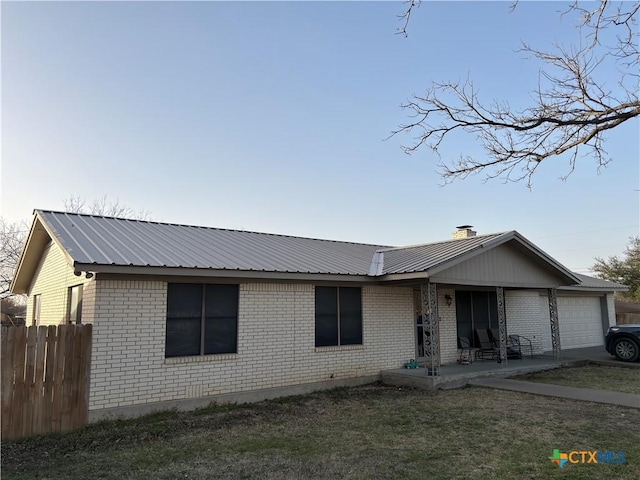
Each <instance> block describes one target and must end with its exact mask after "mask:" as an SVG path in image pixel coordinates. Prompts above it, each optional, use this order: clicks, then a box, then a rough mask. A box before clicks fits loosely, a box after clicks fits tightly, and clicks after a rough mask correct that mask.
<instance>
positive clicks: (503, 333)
mask: <svg viewBox="0 0 640 480" xmlns="http://www.w3.org/2000/svg"><path fill="white" fill-rule="evenodd" d="M496 297H497V298H498V332H499V333H498V335H499V336H500V358H499V359H498V362H502V366H503V367H506V366H507V317H506V315H505V311H504V288H503V287H496Z"/></svg>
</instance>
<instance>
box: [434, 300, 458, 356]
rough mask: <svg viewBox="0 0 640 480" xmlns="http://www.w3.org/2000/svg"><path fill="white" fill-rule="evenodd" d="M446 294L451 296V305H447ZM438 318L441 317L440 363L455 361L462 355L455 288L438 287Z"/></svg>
mask: <svg viewBox="0 0 640 480" xmlns="http://www.w3.org/2000/svg"><path fill="white" fill-rule="evenodd" d="M445 295H450V296H451V305H447V300H446V298H445ZM438 318H439V319H440V363H454V362H455V361H456V360H457V359H458V358H459V356H460V354H459V350H458V322H457V319H456V293H455V291H454V290H449V289H446V288H438Z"/></svg>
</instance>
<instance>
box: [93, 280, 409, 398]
mask: <svg viewBox="0 0 640 480" xmlns="http://www.w3.org/2000/svg"><path fill="white" fill-rule="evenodd" d="M166 291H167V284H166V283H165V282H161V281H116V280H99V281H98V282H96V294H95V312H96V316H95V323H94V344H93V353H92V376H91V390H90V392H91V393H90V409H91V410H98V409H102V408H111V407H119V406H128V405H140V404H145V403H153V402H160V401H169V400H181V399H186V398H194V397H201V396H208V395H215V394H223V393H236V392H243V391H250V390H256V389H264V388H271V387H281V386H288V385H295V384H300V383H310V382H317V381H323V380H329V379H341V378H353V377H358V376H366V375H373V374H378V373H379V372H380V370H383V369H388V368H397V367H399V366H400V365H401V364H402V362H405V361H406V360H407V359H408V358H411V357H413V356H414V354H415V353H414V324H413V311H412V309H413V307H412V290H411V289H410V288H395V287H377V286H365V287H363V289H362V298H363V345H358V346H348V347H325V348H315V346H314V344H315V326H314V318H315V311H314V310H315V306H314V305H315V304H314V286H313V285H308V284H267V283H246V284H241V285H240V303H239V314H238V332H239V335H238V353H237V354H230V355H213V356H205V357H183V358H169V359H166V358H165V357H164V346H165V322H166Z"/></svg>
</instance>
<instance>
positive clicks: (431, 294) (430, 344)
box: [420, 282, 440, 375]
mask: <svg viewBox="0 0 640 480" xmlns="http://www.w3.org/2000/svg"><path fill="white" fill-rule="evenodd" d="M420 297H421V301H422V325H423V328H422V332H423V345H424V355H425V357H427V358H428V360H427V366H429V367H430V368H431V371H430V373H431V375H440V326H439V322H438V290H437V287H436V284H435V283H431V282H428V283H426V284H422V285H421V286H420Z"/></svg>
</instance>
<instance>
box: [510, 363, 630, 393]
mask: <svg viewBox="0 0 640 480" xmlns="http://www.w3.org/2000/svg"><path fill="white" fill-rule="evenodd" d="M517 379H518V380H525V381H527V382H540V383H551V384H554V385H566V386H569V387H578V388H594V389H596V390H610V391H612V392H625V393H636V394H639V395H640V368H638V367H610V366H608V365H596V364H591V365H584V366H579V367H565V368H557V369H555V370H547V371H545V372H538V373H532V374H528V375H522V376H519V377H517Z"/></svg>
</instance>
